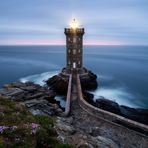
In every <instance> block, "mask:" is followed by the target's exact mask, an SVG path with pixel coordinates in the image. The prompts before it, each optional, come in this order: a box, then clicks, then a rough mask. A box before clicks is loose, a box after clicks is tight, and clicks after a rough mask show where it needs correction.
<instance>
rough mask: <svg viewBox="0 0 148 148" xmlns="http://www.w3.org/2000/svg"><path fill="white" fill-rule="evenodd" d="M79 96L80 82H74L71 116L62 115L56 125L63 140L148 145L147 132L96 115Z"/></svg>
mask: <svg viewBox="0 0 148 148" xmlns="http://www.w3.org/2000/svg"><path fill="white" fill-rule="evenodd" d="M75 82H76V81H75ZM78 99H79V98H78V92H77V86H76V84H74V83H73V86H72V95H71V111H70V116H69V117H59V118H58V120H57V125H56V129H57V131H58V135H59V138H60V139H61V140H63V142H65V143H69V144H73V145H75V146H76V147H101V148H105V147H106V148H107V147H112V148H116V147H117V148H118V147H119V148H147V146H148V137H147V136H146V135H144V134H141V133H139V132H136V131H133V130H130V129H128V128H126V127H124V126H121V125H118V124H115V123H113V122H110V121H107V120H104V119H103V118H99V117H97V118H96V117H95V116H93V115H91V114H89V113H88V112H86V111H85V110H83V109H82V108H81V107H80V105H79V103H78Z"/></svg>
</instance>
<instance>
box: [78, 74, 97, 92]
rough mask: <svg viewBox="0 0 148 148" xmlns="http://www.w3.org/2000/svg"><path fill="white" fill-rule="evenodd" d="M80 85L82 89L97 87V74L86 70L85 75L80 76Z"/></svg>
mask: <svg viewBox="0 0 148 148" xmlns="http://www.w3.org/2000/svg"><path fill="white" fill-rule="evenodd" d="M80 81H81V87H82V89H83V90H95V89H96V88H97V87H98V82H97V75H95V74H94V73H92V72H91V71H88V74H87V75H83V76H80Z"/></svg>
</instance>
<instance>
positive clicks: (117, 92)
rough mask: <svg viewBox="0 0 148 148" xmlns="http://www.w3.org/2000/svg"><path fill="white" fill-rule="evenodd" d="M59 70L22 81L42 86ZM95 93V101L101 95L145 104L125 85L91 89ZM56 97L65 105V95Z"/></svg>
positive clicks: (125, 102)
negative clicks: (138, 100)
mask: <svg viewBox="0 0 148 148" xmlns="http://www.w3.org/2000/svg"><path fill="white" fill-rule="evenodd" d="M58 73H59V71H51V72H44V73H41V74H36V75H31V76H27V77H24V78H21V79H20V81H21V82H23V83H25V82H28V81H31V82H34V83H35V84H39V85H41V86H43V85H45V81H46V80H47V79H49V78H50V77H52V76H54V75H57V74H58ZM98 77H99V78H100V79H101V80H103V81H111V80H113V79H114V78H113V77H112V76H106V75H98ZM90 93H92V94H93V95H94V101H95V100H96V99H98V98H100V96H103V97H104V98H107V99H110V100H113V101H115V102H117V103H118V104H119V105H125V106H129V107H134V108H141V107H142V108H144V106H143V104H141V103H140V102H137V99H136V98H137V97H136V96H135V95H134V94H132V93H130V92H129V91H128V90H127V89H126V88H125V87H119V86H116V87H109V86H108V87H99V88H98V89H96V90H95V91H90ZM55 99H56V100H57V101H60V104H61V106H62V107H65V97H64V96H56V97H55Z"/></svg>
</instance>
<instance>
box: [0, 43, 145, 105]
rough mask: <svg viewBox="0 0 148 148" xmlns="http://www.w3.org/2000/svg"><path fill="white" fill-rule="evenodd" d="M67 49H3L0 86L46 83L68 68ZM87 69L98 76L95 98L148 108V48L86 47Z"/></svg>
mask: <svg viewBox="0 0 148 148" xmlns="http://www.w3.org/2000/svg"><path fill="white" fill-rule="evenodd" d="M65 58H66V55H65V46H0V87H2V86H3V85H4V84H6V83H10V82H13V81H17V80H21V81H23V82H25V81H29V80H30V81H33V82H35V83H38V84H41V85H43V84H44V83H43V80H44V79H48V78H49V77H51V76H52V75H54V74H56V73H58V72H59V71H60V70H61V68H62V67H64V66H65V61H66V60H65ZM84 66H85V67H87V68H88V69H90V70H92V71H93V72H94V73H96V74H97V75H98V82H99V85H100V87H99V88H98V89H97V90H96V91H94V92H92V93H94V95H95V99H96V98H98V96H104V97H106V98H108V99H112V100H115V101H116V102H118V103H119V104H122V105H127V106H131V107H139V108H148V46H85V47H84Z"/></svg>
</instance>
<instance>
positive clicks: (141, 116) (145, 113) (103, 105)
mask: <svg viewBox="0 0 148 148" xmlns="http://www.w3.org/2000/svg"><path fill="white" fill-rule="evenodd" d="M84 99H85V100H86V101H87V102H88V103H90V104H91V105H93V106H95V107H98V108H100V109H103V110H106V111H109V112H112V113H115V114H117V115H120V116H123V117H126V118H128V119H131V120H134V121H137V122H140V123H143V124H146V125H148V118H147V117H148V109H141V108H131V107H128V106H125V105H119V104H118V103H117V102H115V101H112V100H110V99H107V98H104V97H103V96H100V97H99V98H98V99H96V101H94V100H93V94H91V93H89V92H86V91H85V92H84Z"/></svg>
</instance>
